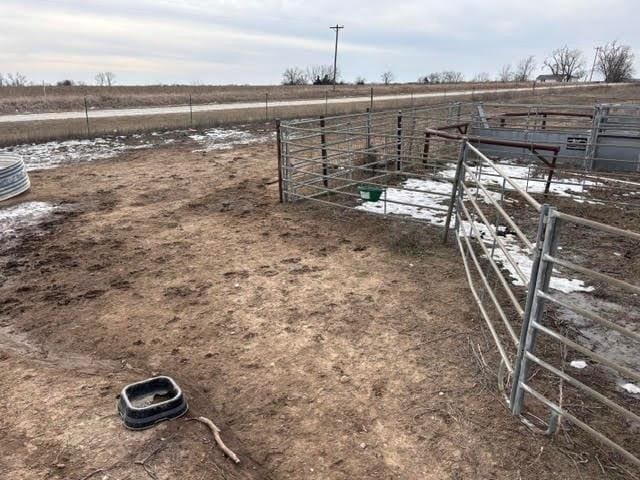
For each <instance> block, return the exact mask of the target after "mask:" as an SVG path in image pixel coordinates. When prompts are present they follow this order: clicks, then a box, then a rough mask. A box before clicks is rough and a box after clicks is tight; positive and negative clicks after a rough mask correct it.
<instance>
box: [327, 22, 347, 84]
mask: <svg viewBox="0 0 640 480" xmlns="http://www.w3.org/2000/svg"><path fill="white" fill-rule="evenodd" d="M329 28H330V29H331V30H335V31H336V49H335V51H334V53H333V89H334V90H335V89H336V72H337V69H338V34H339V33H340V30H342V29H343V28H344V25H339V24H337V23H336V26H335V27H329Z"/></svg>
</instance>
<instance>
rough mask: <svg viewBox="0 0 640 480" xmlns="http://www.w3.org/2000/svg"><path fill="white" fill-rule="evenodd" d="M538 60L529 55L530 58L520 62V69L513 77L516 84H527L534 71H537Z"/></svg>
mask: <svg viewBox="0 0 640 480" xmlns="http://www.w3.org/2000/svg"><path fill="white" fill-rule="evenodd" d="M536 66H537V65H536V60H535V57H534V56H533V55H529V56H528V57H525V58H523V59H522V60H520V61H519V62H518V68H517V69H516V73H515V74H514V76H513V79H514V81H516V82H526V81H528V80H529V78H531V75H533V72H534V70H535V69H536Z"/></svg>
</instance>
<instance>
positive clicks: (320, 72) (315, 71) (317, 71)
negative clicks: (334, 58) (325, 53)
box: [306, 65, 340, 85]
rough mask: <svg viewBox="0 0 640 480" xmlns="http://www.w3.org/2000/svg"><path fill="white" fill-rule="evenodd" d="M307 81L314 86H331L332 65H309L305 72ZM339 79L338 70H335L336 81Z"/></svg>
mask: <svg viewBox="0 0 640 480" xmlns="http://www.w3.org/2000/svg"><path fill="white" fill-rule="evenodd" d="M306 76H307V81H309V82H311V83H313V84H314V85H332V84H333V65H309V66H308V67H307V70H306ZM339 78H340V69H339V68H336V81H338V80H339Z"/></svg>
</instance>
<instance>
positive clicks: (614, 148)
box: [592, 134, 640, 172]
mask: <svg viewBox="0 0 640 480" xmlns="http://www.w3.org/2000/svg"><path fill="white" fill-rule="evenodd" d="M592 168H593V170H599V171H616V172H639V171H640V138H638V137H632V136H622V135H603V134H600V135H599V136H598V145H597V147H596V153H595V158H594V160H593V167H592Z"/></svg>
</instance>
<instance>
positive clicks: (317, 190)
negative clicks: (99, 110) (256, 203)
mask: <svg viewBox="0 0 640 480" xmlns="http://www.w3.org/2000/svg"><path fill="white" fill-rule="evenodd" d="M482 105H483V106H484V107H485V108H487V109H488V110H487V111H481V110H478V109H477V107H478V104H476V103H464V104H461V103H458V104H453V105H448V106H439V107H438V108H415V109H408V110H404V111H403V112H402V113H400V112H397V111H389V112H375V113H374V112H368V113H365V114H355V115H350V116H336V117H326V118H324V119H323V120H322V122H318V120H305V121H296V122H289V123H287V124H283V125H282V126H281V129H280V131H281V133H282V135H281V145H280V144H279V145H280V151H281V154H280V155H279V168H280V171H281V172H282V176H283V179H282V182H281V184H282V185H283V191H284V195H283V198H284V199H285V201H287V200H295V199H309V200H313V201H315V202H318V203H321V204H324V205H331V206H339V207H341V208H345V209H351V210H354V209H358V210H359V211H361V212H364V213H373V214H375V211H376V209H379V212H380V213H382V214H387V215H389V214H397V213H400V214H402V219H403V220H406V221H415V222H426V223H430V224H436V225H442V224H444V225H445V235H446V234H447V232H448V227H449V226H450V225H451V222H452V221H455V225H454V231H455V244H456V247H457V249H458V250H459V252H460V254H461V256H462V262H463V265H464V271H465V278H466V281H467V283H468V286H469V290H470V292H471V296H472V297H473V299H474V302H475V304H476V305H477V307H478V309H479V312H480V314H481V316H482V318H483V322H484V324H486V326H487V328H488V330H489V332H490V334H491V337H492V339H493V342H494V344H495V348H496V351H497V357H498V358H499V361H500V364H501V366H502V367H501V369H502V371H505V370H506V372H507V374H508V379H507V381H508V384H509V385H510V388H511V391H510V392H505V393H506V394H507V395H508V397H509V398H508V405H509V408H510V411H511V413H512V414H513V415H516V416H520V417H521V418H523V417H522V415H524V414H525V413H526V409H528V408H529V406H530V405H532V404H530V403H529V402H525V401H524V400H525V395H526V396H529V397H530V398H531V399H532V400H533V401H535V402H536V403H537V402H539V403H538V405H539V404H542V405H543V406H545V408H548V409H550V411H551V417H550V421H549V428H548V432H549V433H553V432H554V431H555V429H556V428H557V424H558V421H559V419H562V418H564V419H565V420H566V421H568V422H571V423H574V424H575V425H576V426H578V427H579V428H581V429H582V430H584V431H586V432H587V433H589V434H591V435H593V436H594V437H595V438H596V439H598V440H600V441H602V442H603V443H604V444H606V445H608V446H609V447H611V448H613V449H615V450H616V451H618V452H619V453H621V454H622V455H624V456H625V458H627V459H628V460H629V461H631V462H632V463H635V464H640V460H639V459H638V455H637V452H630V451H629V450H627V449H625V447H624V446H623V445H621V444H619V443H618V442H616V441H615V438H617V437H616V434H615V433H616V432H613V434H612V431H611V429H610V428H609V427H608V426H606V425H604V427H598V428H600V430H601V431H597V430H596V429H595V428H594V426H596V424H595V423H593V422H591V423H593V425H589V424H588V423H589V422H588V421H585V420H584V419H580V418H578V417H577V416H576V414H575V413H572V412H571V411H569V410H570V408H571V405H568V406H567V405H563V402H562V401H558V402H555V401H553V400H552V399H553V388H552V387H553V386H554V385H555V382H559V383H560V384H563V383H566V384H568V385H570V386H572V390H571V391H572V392H574V393H575V392H578V393H577V394H578V395H580V399H583V401H586V402H595V403H596V404H597V405H598V408H607V409H610V410H607V411H611V412H613V414H616V415H619V416H621V417H622V418H625V419H627V420H629V421H633V422H638V421H640V412H639V411H637V409H635V407H633V408H632V407H630V406H627V405H625V404H624V402H620V401H614V400H615V399H612V398H611V394H610V393H609V390H608V389H606V390H603V389H602V387H600V386H599V385H592V384H590V382H589V377H588V376H586V377H579V378H580V379H578V378H576V377H575V376H573V375H572V374H571V372H570V371H565V368H564V364H563V365H561V366H560V367H559V366H557V365H555V363H556V362H555V361H552V360H553V358H551V359H550V358H548V357H549V355H547V354H542V353H540V352H537V351H536V347H537V338H538V337H540V338H544V340H546V341H547V342H548V344H549V345H550V347H549V348H555V349H557V348H562V349H571V350H572V351H575V352H578V353H580V354H582V355H585V356H586V357H587V358H588V359H591V360H592V361H593V362H594V367H593V368H595V365H602V366H603V367H606V368H610V369H611V371H615V372H619V374H621V375H623V376H624V377H625V378H628V379H630V380H633V381H638V382H640V372H638V371H636V370H635V367H634V368H631V367H629V366H626V365H624V364H621V363H620V362H619V361H617V359H616V358H615V357H613V356H611V355H610V354H609V353H608V352H607V351H606V350H598V351H597V352H596V351H593V350H592V349H591V348H590V347H588V346H586V345H584V344H581V340H580V339H576V338H573V336H572V334H570V333H561V332H560V331H558V329H557V327H556V326H555V324H553V323H552V322H549V321H548V320H547V317H548V312H547V309H548V308H549V307H550V306H553V307H554V308H557V309H565V310H567V311H568V312H572V314H573V315H577V316H580V317H584V318H586V319H587V320H589V321H591V322H593V325H594V326H595V327H597V328H601V329H605V331H611V332H616V335H620V336H621V338H624V339H626V340H628V341H633V342H640V332H638V331H634V330H633V329H632V326H629V325H626V324H620V323H619V322H617V321H616V319H615V318H612V317H611V318H609V317H610V316H609V315H607V314H606V313H602V312H599V311H593V310H591V309H589V308H588V307H586V306H583V305H578V304H577V302H576V301H575V300H573V299H572V298H571V297H567V296H563V295H562V294H561V292H560V291H553V289H552V286H553V285H554V284H553V283H552V280H556V279H558V277H559V275H560V272H559V271H558V270H556V269H557V268H560V269H562V271H563V272H566V271H573V272H577V273H578V274H580V275H584V276H587V277H591V278H595V279H597V280H598V282H602V284H604V285H607V286H612V287H615V288H616V289H618V290H616V291H617V292H621V291H625V292H629V294H638V293H640V285H636V284H634V283H633V280H632V281H631V282H629V281H627V280H625V279H622V278H615V277H614V276H612V275H610V274H609V273H604V272H600V271H596V270H595V269H594V268H592V267H590V266H589V264H584V262H585V261H589V259H588V258H586V259H585V260H582V259H579V258H578V257H566V258H564V257H562V256H561V255H560V253H559V252H560V250H559V248H558V247H559V244H560V234H559V232H560V226H561V225H562V224H565V223H573V224H574V225H575V226H576V227H582V228H591V229H596V230H597V231H598V232H600V234H602V235H613V236H615V237H616V238H624V239H626V240H630V241H638V240H640V233H637V232H631V231H628V230H624V229H620V228H617V227H614V226H610V225H605V224H602V223H599V222H595V221H593V220H589V219H586V218H582V217H578V216H573V215H570V214H566V213H563V212H559V211H558V210H557V209H555V208H553V207H550V206H549V205H546V204H545V205H542V204H541V203H540V201H538V199H537V198H536V197H534V196H533V195H532V194H531V193H529V191H528V189H529V186H530V185H529V182H531V184H533V182H540V183H542V182H545V183H547V184H551V182H552V180H553V184H554V185H557V186H560V187H564V186H566V187H567V189H569V188H572V187H576V188H577V189H583V191H584V189H594V190H595V189H598V190H600V189H606V188H609V189H613V188H615V187H616V186H617V185H619V186H620V190H619V191H620V192H630V193H632V192H636V191H640V181H633V178H634V177H631V176H630V175H631V174H629V173H610V174H608V176H599V175H594V174H592V173H590V171H591V170H590V168H591V165H592V163H591V164H590V163H589V162H593V161H598V160H604V161H607V160H611V159H607V158H601V157H602V156H601V155H596V154H595V153H596V152H597V149H598V148H600V146H606V142H599V141H597V137H593V138H591V139H590V140H589V142H588V144H587V145H586V147H585V149H589V148H591V149H592V151H591V154H590V155H591V156H590V157H588V156H587V154H586V153H585V159H583V160H582V163H581V164H579V165H581V166H584V169H579V168H577V167H575V166H574V165H576V164H571V166H567V165H564V164H562V165H560V164H556V165H553V163H552V161H550V160H549V158H548V157H550V156H553V157H554V158H555V160H556V162H569V161H570V160H571V159H574V160H575V158H574V157H571V156H570V155H568V154H567V155H565V154H563V153H561V152H564V151H565V150H562V151H561V150H560V146H559V145H549V144H540V143H539V142H538V143H536V142H516V141H500V140H498V141H496V142H495V143H496V145H495V146H496V147H498V146H506V147H507V148H509V147H514V148H522V149H524V150H528V151H527V152H524V153H522V154H518V157H519V158H523V159H525V160H535V161H536V162H538V161H539V160H540V155H541V154H542V153H541V152H542V151H545V152H549V153H548V154H547V161H546V162H545V163H544V164H543V163H540V164H538V165H539V167H541V169H545V170H544V171H545V172H546V171H548V170H546V169H549V170H552V171H556V173H557V175H559V176H556V177H555V178H553V179H551V178H537V177H536V176H532V175H531V167H530V168H529V169H528V171H527V175H524V174H523V175H511V174H512V173H513V172H519V170H518V169H515V168H514V169H508V168H505V167H504V166H501V165H500V164H499V163H498V162H496V161H494V160H493V159H492V157H489V155H490V154H491V152H496V154H497V156H501V155H502V154H501V153H500V152H499V150H497V149H493V150H492V149H490V148H489V146H490V145H489V144H490V143H491V141H492V140H491V139H489V140H487V139H486V138H484V137H477V136H472V137H464V136H462V135H458V134H453V133H450V132H446V131H443V129H444V130H448V129H454V130H455V129H456V128H458V127H460V126H461V128H465V127H464V125H465V124H469V125H481V124H482V121H485V122H487V121H493V122H495V121H500V118H508V119H509V121H510V123H514V122H515V124H521V126H522V128H523V129H536V128H541V127H542V123H541V121H545V122H546V123H545V124H544V128H545V129H546V130H547V131H549V132H553V131H555V130H556V129H557V130H558V131H560V130H562V129H563V128H564V131H570V130H571V129H572V128H573V129H574V130H575V129H583V130H584V131H585V132H587V133H588V132H589V131H591V130H592V129H593V128H600V127H601V126H603V125H604V126H606V127H607V128H611V129H612V130H611V131H612V132H613V131H616V129H618V130H623V129H627V130H628V131H635V128H636V124H635V123H634V122H635V119H636V118H638V119H640V109H636V110H633V109H628V108H621V110H620V111H617V110H612V109H613V108H616V107H614V106H599V107H597V108H595V109H594V108H593V107H591V108H581V107H575V106H554V107H553V108H538V107H535V106H530V105H524V106H523V105H520V106H517V105H514V106H505V105H504V104H500V105H495V106H496V107H499V108H500V111H498V112H496V111H492V109H493V108H494V107H493V106H492V105H494V104H482ZM510 108H511V109H514V108H517V109H519V111H513V110H509V109H510ZM598 108H609V109H610V110H609V115H610V118H611V122H610V123H609V124H606V123H605V124H602V125H600V124H598V123H597V120H598V118H600V116H599V115H600V111H599V110H598ZM524 109H529V111H528V112H527V113H526V114H525V113H523V110H524ZM560 109H566V111H559V110H560ZM620 112H623V113H622V114H621V113H620ZM627 113H628V114H627ZM552 119H553V120H552ZM563 119H564V120H566V122H567V123H566V124H565V125H564V126H563V125H561V120H563ZM583 120H590V121H592V122H590V123H589V125H583V124H585V123H586V122H582V121H583ZM581 122H582V123H581ZM638 125H640V121H639V122H638ZM443 126H444V127H443ZM449 127H450V128H449ZM586 136H588V135H586ZM476 137H477V138H476ZM594 138H595V140H594ZM478 143H479V144H484V143H487V145H486V146H485V147H486V148H485V147H483V148H482V150H481V148H480V147H479V146H478V145H477V144H478ZM536 147H541V148H538V151H535V149H536ZM545 148H546V150H542V149H545ZM563 148H564V147H563ZM624 148H627V147H624ZM624 148H622V150H624ZM629 148H631V149H632V148H633V146H631V147H629ZM371 156H373V157H371ZM374 157H375V158H374ZM455 157H457V159H456V158H455ZM578 160H580V159H578ZM620 161H621V162H631V161H630V160H624V159H622V160H620ZM389 162H393V165H389ZM454 166H455V167H456V170H455V176H454V178H453V181H452V182H451V178H450V177H451V175H452V174H453V167H454ZM550 166H551V167H553V168H549V167H550ZM376 167H378V168H376ZM533 168H535V167H533ZM625 168H627V167H625ZM534 174H536V175H537V174H539V172H537V171H536V172H534ZM576 174H578V175H579V176H578V180H576V179H575V177H576ZM563 175H566V176H563ZM525 176H526V178H520V177H525ZM587 179H588V180H589V181H590V182H595V183H596V185H586V184H585V183H584V182H586V180H587ZM409 181H412V182H415V183H406V182H409ZM434 181H438V182H441V183H442V187H443V188H442V189H440V187H439V186H434V185H433V184H432V183H429V182H434ZM576 181H581V182H583V183H582V184H581V183H576ZM420 182H427V183H425V184H424V185H425V186H424V187H422V186H420V185H421V184H420ZM525 182H526V186H525V185H524V183H525ZM360 185H368V186H371V187H377V188H379V189H380V190H382V191H383V192H384V197H383V198H381V199H380V202H379V204H377V205H374V206H373V208H368V209H363V205H361V204H359V203H358V199H359V198H360V195H358V192H357V191H356V190H355V189H356V187H358V186H360ZM445 186H446V187H447V188H445ZM448 187H450V190H449V188H448ZM539 190H541V189H537V188H534V191H539ZM403 191H405V192H406V196H403V195H402V192H403ZM555 191H556V192H559V191H558V190H555ZM603 191H604V192H605V193H606V192H608V191H611V190H603ZM398 192H399V193H400V195H398V196H395V197H394V196H393V195H391V196H389V195H388V194H392V193H393V194H398ZM506 192H508V196H506ZM570 193H571V192H570ZM423 196H425V200H423ZM447 197H449V198H447ZM538 198H540V197H538ZM545 198H547V199H548V198H553V197H552V196H550V197H545ZM407 199H409V200H407ZM594 199H596V198H595V197H594ZM514 200H520V202H519V203H510V202H513V201H514ZM597 200H598V201H600V199H599V198H598V199H597ZM605 200H606V199H605ZM422 203H424V204H422ZM618 203H619V202H618ZM387 206H389V207H390V209H389V210H391V211H387ZM403 207H406V208H403ZM523 207H524V208H525V210H524V213H523ZM411 209H418V210H420V209H423V210H424V211H425V212H430V213H426V215H424V216H420V215H418V214H417V213H416V214H415V216H414V213H411V212H416V210H411ZM512 209H515V213H514V212H513V211H512ZM406 212H410V213H406ZM445 215H446V220H444V221H443V219H444V218H445ZM522 215H527V216H528V217H527V222H522V217H521V216H522ZM494 217H495V222H494V221H492V219H493V218H494ZM490 219H491V220H490ZM536 224H537V232H536V236H535V238H533V237H532V233H534V232H532V231H531V230H532V229H533V228H534V227H533V225H536ZM499 227H500V228H504V230H500V228H499ZM504 235H508V236H509V237H508V240H506V239H505V238H504ZM516 242H517V243H516ZM566 252H567V250H564V251H562V253H563V254H565V255H566ZM521 254H522V255H526V256H527V257H528V260H526V261H523V260H522V259H521V258H520V255H521ZM554 267H555V268H554ZM619 294H622V293H619ZM532 366H537V367H538V368H541V369H542V370H543V371H544V372H545V375H544V376H540V375H538V376H534V377H533V378H530V376H529V371H530V369H531V367H532ZM607 371H608V370H607ZM552 380H553V382H552ZM538 383H542V386H539V385H538ZM574 389H576V390H574ZM598 411H600V410H598ZM523 420H524V418H523Z"/></svg>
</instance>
